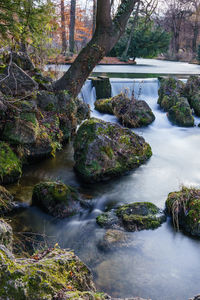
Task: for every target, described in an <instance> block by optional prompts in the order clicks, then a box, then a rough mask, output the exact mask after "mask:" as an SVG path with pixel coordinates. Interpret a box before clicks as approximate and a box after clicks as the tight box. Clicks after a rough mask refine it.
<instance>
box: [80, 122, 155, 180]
mask: <svg viewBox="0 0 200 300" xmlns="http://www.w3.org/2000/svg"><path fill="white" fill-rule="evenodd" d="M151 155H152V152H151V147H150V146H149V144H147V143H146V142H145V140H144V138H142V137H140V136H138V135H137V134H135V133H133V132H132V131H131V130H129V129H126V128H122V127H120V126H119V125H117V124H114V123H110V122H104V121H102V120H99V119H95V118H92V119H90V120H87V121H85V122H84V123H83V124H82V125H81V126H80V128H79V129H78V132H77V135H76V138H75V141H74V159H75V167H74V168H75V170H76V171H77V173H78V175H80V176H81V177H82V178H83V179H84V180H85V181H87V182H94V181H100V180H108V179H110V178H112V177H115V176H119V175H122V174H123V173H125V172H127V171H130V170H132V169H134V168H137V167H139V166H140V165H141V164H143V163H144V162H145V161H146V160H148V159H149V158H150V157H151Z"/></svg>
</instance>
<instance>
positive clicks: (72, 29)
mask: <svg viewBox="0 0 200 300" xmlns="http://www.w3.org/2000/svg"><path fill="white" fill-rule="evenodd" d="M75 18H76V0H71V9H70V26H69V51H70V53H73V52H74V32H75Z"/></svg>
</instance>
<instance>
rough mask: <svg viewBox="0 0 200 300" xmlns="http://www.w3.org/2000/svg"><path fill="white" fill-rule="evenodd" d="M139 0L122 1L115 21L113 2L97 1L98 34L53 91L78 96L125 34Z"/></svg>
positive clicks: (96, 30) (55, 85)
mask: <svg viewBox="0 0 200 300" xmlns="http://www.w3.org/2000/svg"><path fill="white" fill-rule="evenodd" d="M138 1H139V0H121V4H120V5H119V7H118V9H117V12H116V14H115V16H114V18H112V17H111V1H110V0H97V14H96V29H95V33H94V35H93V37H92V39H91V41H90V42H89V43H88V44H87V45H86V47H85V48H83V49H82V51H81V52H80V53H79V55H78V56H77V58H76V60H75V61H74V63H73V64H72V65H71V67H70V68H69V70H68V71H67V72H66V73H65V74H64V75H63V76H62V77H61V78H60V79H59V80H57V81H56V82H54V84H53V88H54V90H68V92H69V93H70V94H71V95H72V96H77V95H78V93H79V92H80V90H81V88H82V86H83V84H84V82H85V80H86V79H87V77H88V76H89V75H90V73H91V72H92V70H93V68H94V67H95V66H96V65H97V64H98V62H99V61H100V60H101V59H102V58H103V57H104V56H105V55H106V54H107V53H109V52H110V50H111V49H112V48H113V47H114V45H115V44H116V42H117V41H118V40H119V38H120V37H121V35H122V34H123V33H124V30H125V27H126V24H127V21H128V19H129V17H130V15H131V13H132V11H133V9H134V7H135V5H136V3H137V2H138Z"/></svg>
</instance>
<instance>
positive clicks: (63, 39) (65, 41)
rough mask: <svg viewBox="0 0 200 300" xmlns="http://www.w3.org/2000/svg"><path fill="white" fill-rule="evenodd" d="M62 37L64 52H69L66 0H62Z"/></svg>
mask: <svg viewBox="0 0 200 300" xmlns="http://www.w3.org/2000/svg"><path fill="white" fill-rule="evenodd" d="M60 6H61V10H60V12H61V30H62V32H61V37H62V52H63V53H65V52H66V50H67V39H66V27H65V4H64V0H61V3H60Z"/></svg>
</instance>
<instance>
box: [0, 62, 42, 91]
mask: <svg viewBox="0 0 200 300" xmlns="http://www.w3.org/2000/svg"><path fill="white" fill-rule="evenodd" d="M37 88H38V84H37V83H36V82H35V81H34V80H33V79H32V78H31V77H30V76H29V75H28V74H27V73H25V72H24V71H23V70H22V69H21V68H20V67H18V66H17V65H16V64H15V63H11V64H10V65H8V66H7V67H6V68H5V70H4V72H3V73H1V74H0V91H1V92H2V93H3V94H5V95H9V96H22V95H26V94H28V93H31V92H33V91H34V90H36V89H37Z"/></svg>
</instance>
